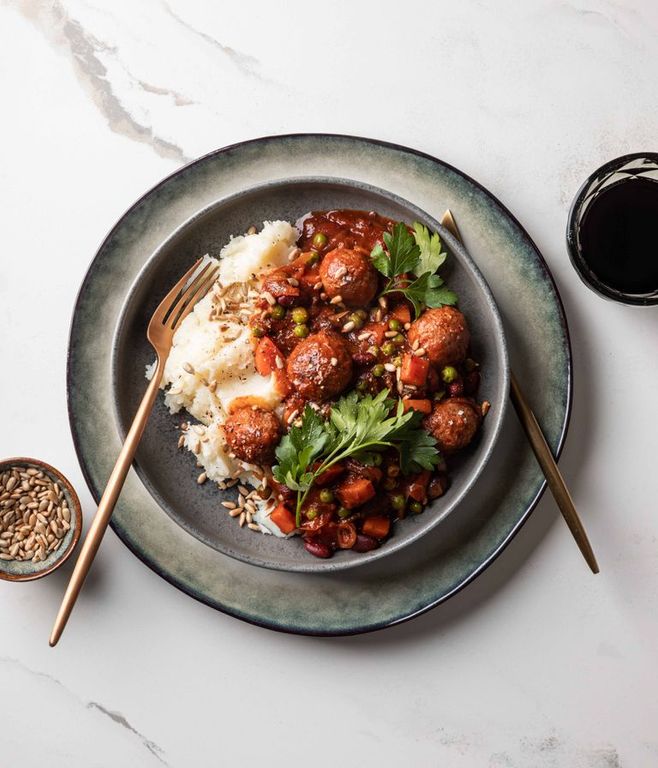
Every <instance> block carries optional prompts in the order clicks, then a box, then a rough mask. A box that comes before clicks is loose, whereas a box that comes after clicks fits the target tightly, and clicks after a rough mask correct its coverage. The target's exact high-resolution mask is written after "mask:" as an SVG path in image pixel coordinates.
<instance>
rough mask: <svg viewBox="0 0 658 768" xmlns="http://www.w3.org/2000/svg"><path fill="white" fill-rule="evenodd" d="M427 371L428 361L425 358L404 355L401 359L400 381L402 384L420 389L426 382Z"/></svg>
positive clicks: (428, 367)
mask: <svg viewBox="0 0 658 768" xmlns="http://www.w3.org/2000/svg"><path fill="white" fill-rule="evenodd" d="M429 369H430V361H429V360H428V359H427V358H426V357H416V355H405V356H404V357H403V358H402V368H401V370H400V379H401V380H402V382H403V383H404V384H411V385H413V386H414V387H422V386H423V385H424V384H425V381H426V380H427V374H428V373H429Z"/></svg>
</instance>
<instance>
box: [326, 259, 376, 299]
mask: <svg viewBox="0 0 658 768" xmlns="http://www.w3.org/2000/svg"><path fill="white" fill-rule="evenodd" d="M320 278H321V279H322V285H323V286H324V291H325V293H326V294H327V296H329V298H332V299H333V298H334V297H335V296H341V297H342V299H343V303H344V304H347V305H348V306H350V307H364V306H366V305H367V304H369V303H370V302H371V301H372V300H373V299H374V298H375V294H376V293H377V283H378V279H377V272H376V270H375V268H374V267H373V265H372V263H371V261H370V258H369V257H368V255H367V253H364V252H362V251H360V250H350V249H348V248H336V249H335V250H333V251H330V252H329V253H328V254H327V255H326V256H325V257H324V259H322V262H321V263H320Z"/></svg>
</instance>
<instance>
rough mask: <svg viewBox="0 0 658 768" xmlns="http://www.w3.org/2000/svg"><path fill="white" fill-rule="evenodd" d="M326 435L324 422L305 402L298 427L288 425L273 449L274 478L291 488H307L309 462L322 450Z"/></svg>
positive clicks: (309, 478) (300, 489) (308, 486)
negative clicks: (275, 461)
mask: <svg viewBox="0 0 658 768" xmlns="http://www.w3.org/2000/svg"><path fill="white" fill-rule="evenodd" d="M328 437H329V435H328V434H327V432H326V430H325V423H324V421H323V419H322V418H321V417H320V416H319V414H318V413H316V411H314V410H313V409H312V408H310V407H309V406H308V405H307V406H306V408H305V409H304V413H303V415H302V426H301V427H292V429H291V430H290V432H288V434H287V435H285V436H284V437H283V438H282V439H281V441H280V443H279V445H278V446H277V448H276V451H275V455H276V458H277V459H278V464H276V466H274V467H272V474H273V475H274V479H275V480H276V481H277V482H279V483H282V484H283V485H287V486H288V488H290V489H291V490H292V491H305V490H307V489H308V488H310V487H311V483H312V482H313V473H312V472H309V471H308V468H309V466H310V465H311V463H312V462H313V461H314V460H315V458H317V456H319V454H320V453H321V452H322V450H323V449H324V447H325V445H326V443H327V440H328Z"/></svg>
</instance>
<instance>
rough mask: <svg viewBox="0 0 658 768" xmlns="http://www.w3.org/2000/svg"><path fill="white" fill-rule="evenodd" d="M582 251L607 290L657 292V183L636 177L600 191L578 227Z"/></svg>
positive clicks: (636, 292) (634, 292) (635, 294)
mask: <svg viewBox="0 0 658 768" xmlns="http://www.w3.org/2000/svg"><path fill="white" fill-rule="evenodd" d="M580 250H581V255H582V258H583V259H584V261H585V262H586V263H587V264H588V266H589V268H590V269H591V270H592V272H593V273H594V275H595V276H596V277H597V278H598V280H599V281H600V282H601V283H603V284H604V285H606V286H608V288H612V289H613V290H615V291H620V292H621V293H625V294H631V295H634V296H642V295H645V294H650V293H653V292H655V291H658V181H653V180H651V179H648V178H641V177H640V178H637V177H636V178H631V179H628V180H625V181H621V182H618V183H617V184H613V185H612V186H610V187H609V188H608V189H605V190H603V191H602V192H600V193H599V194H598V195H597V196H596V197H595V199H594V200H593V201H592V203H591V204H590V206H589V208H588V209H587V212H586V213H585V215H584V217H583V220H582V222H581V224H580Z"/></svg>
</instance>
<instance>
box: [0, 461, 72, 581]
mask: <svg viewBox="0 0 658 768" xmlns="http://www.w3.org/2000/svg"><path fill="white" fill-rule="evenodd" d="M14 467H17V468H19V469H31V468H33V469H37V470H41V471H42V472H43V473H44V474H46V475H48V477H49V478H50V479H51V480H53V481H54V482H56V483H58V485H59V487H60V488H61V489H62V491H63V493H64V497H65V498H66V500H67V502H68V505H69V509H70V510H71V528H70V530H68V531H67V532H66V536H64V538H63V539H62V543H61V544H60V546H59V547H58V548H57V549H56V550H55V551H54V552H51V553H50V554H49V555H48V557H46V559H45V560H42V561H41V562H39V563H33V562H32V561H31V560H0V579H5V580H6V581H32V580H33V579H40V578H41V577H42V576H46V575H47V574H49V573H52V572H53V571H54V570H56V569H57V568H59V566H60V565H62V563H64V562H66V560H68V558H69V557H70V555H71V553H72V552H73V550H74V549H75V546H76V544H77V543H78V540H79V538H80V532H81V531H82V509H81V507H80V500H79V499H78V494H77V493H76V492H75V490H74V489H73V486H72V485H71V483H70V482H69V481H68V480H67V479H66V478H65V477H64V475H63V474H62V473H61V472H60V471H59V470H57V469H55V467H51V466H50V464H46V462H45V461H39V459H29V458H25V457H17V458H12V459H4V460H3V461H0V475H1V474H2V473H3V472H5V471H6V470H7V469H12V468H14ZM2 514H3V509H2V508H0V515H2Z"/></svg>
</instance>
